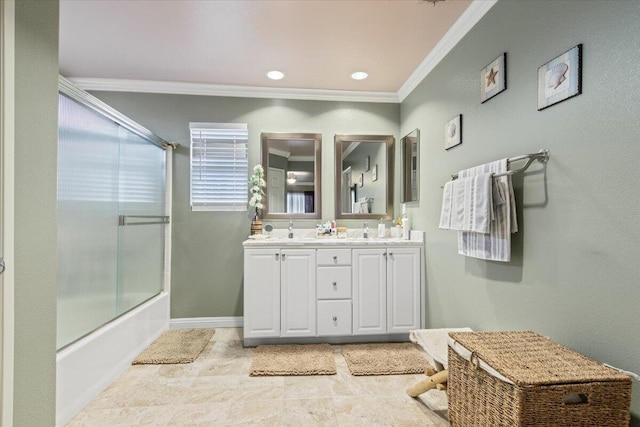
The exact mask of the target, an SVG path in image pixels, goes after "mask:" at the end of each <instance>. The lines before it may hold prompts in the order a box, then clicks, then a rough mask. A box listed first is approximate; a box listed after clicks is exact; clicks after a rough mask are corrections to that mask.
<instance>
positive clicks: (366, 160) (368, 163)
mask: <svg viewBox="0 0 640 427" xmlns="http://www.w3.org/2000/svg"><path fill="white" fill-rule="evenodd" d="M363 167H364V171H365V172H368V171H369V169H371V157H370V156H367V157H365V158H364V165H363Z"/></svg>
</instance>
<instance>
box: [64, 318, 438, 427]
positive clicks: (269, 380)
mask: <svg viewBox="0 0 640 427" xmlns="http://www.w3.org/2000/svg"><path fill="white" fill-rule="evenodd" d="M241 339H242V329H241V328H217V329H216V333H215V334H214V336H213V338H212V340H211V342H210V343H209V344H208V345H207V347H206V348H205V349H204V351H203V352H202V354H201V355H200V356H199V357H198V359H196V361H195V362H193V363H191V364H187V365H163V366H159V365H135V366H131V367H130V368H128V369H127V371H125V372H124V373H123V374H122V375H121V376H120V377H119V378H118V379H117V380H116V381H115V382H114V383H113V384H112V385H111V386H110V387H109V388H107V389H106V390H105V391H104V392H102V394H100V395H99V396H98V397H97V398H96V399H94V400H93V401H92V402H91V403H90V404H89V405H87V406H86V407H85V409H84V410H83V411H82V412H81V413H80V414H78V415H77V416H76V417H75V418H74V419H73V420H71V422H70V423H68V424H67V426H69V427H77V426H90V427H99V426H109V427H114V426H125V425H126V426H130V425H156V426H158V425H161V426H247V425H263V426H418V425H419V426H438V427H445V426H449V423H448V422H447V420H446V395H445V393H444V392H442V391H437V390H430V391H428V392H427V393H425V394H423V395H422V396H420V398H419V399H412V398H410V397H409V396H407V394H406V392H405V390H406V389H407V387H409V386H410V385H412V384H414V383H415V382H417V381H419V380H421V379H423V378H424V375H423V374H419V375H384V376H370V377H354V376H352V375H351V374H350V373H349V369H348V368H347V364H346V362H345V360H344V358H343V357H342V354H341V353H340V346H334V348H335V350H334V351H335V359H336V365H337V368H338V369H337V371H338V373H337V375H327V376H307V377H250V376H249V368H250V366H251V359H252V354H253V349H251V348H243V347H242V341H241ZM429 408H432V409H433V410H431V409H429Z"/></svg>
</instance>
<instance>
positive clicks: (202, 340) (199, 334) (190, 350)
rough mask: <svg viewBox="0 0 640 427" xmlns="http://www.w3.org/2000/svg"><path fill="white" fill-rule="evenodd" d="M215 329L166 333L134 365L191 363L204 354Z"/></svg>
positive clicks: (178, 330) (176, 330) (172, 330)
mask: <svg viewBox="0 0 640 427" xmlns="http://www.w3.org/2000/svg"><path fill="white" fill-rule="evenodd" d="M214 332H215V329H205V328H199V329H171V330H168V331H165V332H163V333H162V335H160V337H158V339H156V340H155V341H154V342H152V343H151V345H150V346H149V347H148V348H147V349H146V350H145V351H143V352H142V353H140V355H139V356H138V357H137V358H136V359H135V360H134V361H133V364H134V365H164V364H173V363H191V362H193V361H194V360H196V358H197V357H198V356H199V355H200V353H202V350H204V348H205V346H206V345H207V343H208V342H209V341H211V337H212V336H213V333H214Z"/></svg>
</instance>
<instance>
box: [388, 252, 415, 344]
mask: <svg viewBox="0 0 640 427" xmlns="http://www.w3.org/2000/svg"><path fill="white" fill-rule="evenodd" d="M387 320H388V324H387V332H388V333H397V332H409V331H410V330H412V329H420V249H419V248H389V249H388V251H387Z"/></svg>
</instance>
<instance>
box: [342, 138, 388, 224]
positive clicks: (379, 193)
mask: <svg viewBox="0 0 640 427" xmlns="http://www.w3.org/2000/svg"><path fill="white" fill-rule="evenodd" d="M394 141H395V139H394V137H393V136H391V135H336V136H335V138H334V142H335V153H336V154H335V155H336V157H335V161H336V193H335V194H336V219H380V218H384V219H391V218H392V217H393V144H394Z"/></svg>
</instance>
